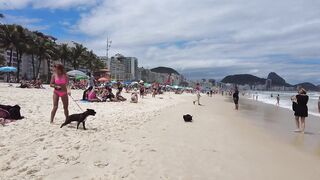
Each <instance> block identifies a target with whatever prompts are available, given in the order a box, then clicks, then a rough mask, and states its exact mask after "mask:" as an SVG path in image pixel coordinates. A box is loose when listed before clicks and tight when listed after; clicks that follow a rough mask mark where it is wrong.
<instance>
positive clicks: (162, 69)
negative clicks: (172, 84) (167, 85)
mask: <svg viewBox="0 0 320 180" xmlns="http://www.w3.org/2000/svg"><path fill="white" fill-rule="evenodd" d="M151 71H152V72H156V73H166V74H177V75H180V74H179V73H178V72H177V71H176V70H174V69H172V68H169V67H156V68H153V69H151Z"/></svg>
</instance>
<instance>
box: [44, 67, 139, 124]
mask: <svg viewBox="0 0 320 180" xmlns="http://www.w3.org/2000/svg"><path fill="white" fill-rule="evenodd" d="M88 76H89V82H88V88H87V89H86V90H85V91H84V93H83V97H82V99H83V100H85V101H89V102H105V101H111V102H121V101H126V100H127V99H126V98H124V97H123V96H122V95H121V92H122V90H123V86H122V84H121V83H120V82H118V83H117V86H116V88H117V92H116V94H115V95H114V94H113V92H112V87H110V86H105V87H102V88H101V87H99V88H98V87H97V88H95V83H94V77H92V76H91V74H90V73H88ZM68 84H69V78H68V75H67V74H66V71H65V69H64V66H63V65H62V64H56V65H54V73H53V75H52V77H51V81H50V87H52V88H53V89H54V91H53V108H52V111H51V118H50V123H53V120H54V117H55V114H56V112H57V109H58V104H59V100H60V99H61V101H62V104H63V109H64V114H65V117H68V115H69V110H68V104H69V97H68V95H71V91H70V88H69V86H68ZM131 102H132V103H138V91H137V89H136V88H135V89H134V91H133V92H132V94H131Z"/></svg>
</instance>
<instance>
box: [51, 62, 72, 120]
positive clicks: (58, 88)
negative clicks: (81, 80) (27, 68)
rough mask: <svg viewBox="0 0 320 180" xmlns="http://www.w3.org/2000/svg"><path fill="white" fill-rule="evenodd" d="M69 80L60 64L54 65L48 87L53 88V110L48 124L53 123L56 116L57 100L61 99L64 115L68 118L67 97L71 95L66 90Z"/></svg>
mask: <svg viewBox="0 0 320 180" xmlns="http://www.w3.org/2000/svg"><path fill="white" fill-rule="evenodd" d="M68 83H69V78H68V75H67V74H66V71H65V70H64V67H63V65H62V64H56V65H54V73H53V75H52V77H51V81H50V87H52V88H54V91H53V108H52V111H51V119H50V123H51V124H52V123H53V119H54V117H55V115H56V112H57V109H58V104H59V99H60V98H61V100H62V103H63V110H64V115H65V117H66V118H67V117H68V116H69V110H68V105H69V98H68V95H71V93H70V90H69V89H68Z"/></svg>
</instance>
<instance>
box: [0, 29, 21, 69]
mask: <svg viewBox="0 0 320 180" xmlns="http://www.w3.org/2000/svg"><path fill="white" fill-rule="evenodd" d="M16 30H17V26H16V25H6V24H1V25H0V48H3V49H5V50H9V51H10V59H9V63H8V66H12V55H13V50H14V48H15V46H14V43H15V42H17V39H16V38H17V37H16Z"/></svg>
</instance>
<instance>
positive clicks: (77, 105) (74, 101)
mask: <svg viewBox="0 0 320 180" xmlns="http://www.w3.org/2000/svg"><path fill="white" fill-rule="evenodd" d="M70 97H71V99H72V100H73V102H75V103H76V105H77V106H78V107H79V109H80V110H81V111H82V112H84V110H83V109H82V108H81V107H80V105H79V104H78V103H77V101H76V100H75V99H74V98H73V96H72V95H70Z"/></svg>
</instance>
